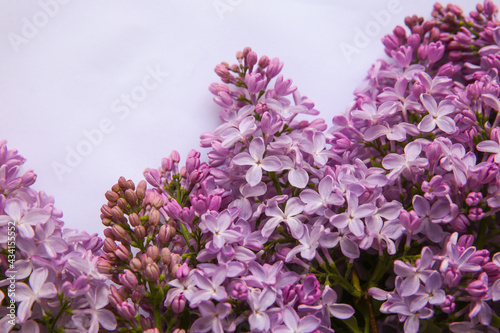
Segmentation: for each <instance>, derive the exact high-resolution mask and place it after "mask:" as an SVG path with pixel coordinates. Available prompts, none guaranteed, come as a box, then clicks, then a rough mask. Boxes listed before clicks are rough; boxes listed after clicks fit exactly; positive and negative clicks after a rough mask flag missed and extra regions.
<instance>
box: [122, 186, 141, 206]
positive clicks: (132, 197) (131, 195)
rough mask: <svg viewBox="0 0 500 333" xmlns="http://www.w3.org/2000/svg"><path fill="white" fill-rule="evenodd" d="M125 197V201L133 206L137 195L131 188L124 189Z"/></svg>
mask: <svg viewBox="0 0 500 333" xmlns="http://www.w3.org/2000/svg"><path fill="white" fill-rule="evenodd" d="M125 199H127V202H128V203H129V204H130V205H131V206H132V207H135V206H136V204H137V199H138V198H137V195H136V194H135V192H134V191H133V190H131V189H127V190H126V191H125Z"/></svg>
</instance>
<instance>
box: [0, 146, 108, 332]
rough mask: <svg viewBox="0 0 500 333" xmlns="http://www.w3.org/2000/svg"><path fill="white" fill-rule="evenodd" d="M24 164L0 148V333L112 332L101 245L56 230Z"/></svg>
mask: <svg viewBox="0 0 500 333" xmlns="http://www.w3.org/2000/svg"><path fill="white" fill-rule="evenodd" d="M24 161H25V160H24V158H23V157H22V156H20V155H19V154H18V153H17V151H14V150H8V149H7V145H6V143H5V141H1V142H0V303H1V304H2V307H0V316H1V317H2V319H1V320H0V331H2V332H11V331H16V332H17V331H20V332H62V331H65V330H68V331H73V332H94V333H97V332H98V331H99V328H100V327H101V328H104V329H107V330H114V329H115V328H116V319H115V317H114V315H113V313H112V312H111V311H109V310H106V309H105V307H106V305H107V304H108V294H109V288H108V286H107V285H106V280H107V277H106V276H105V275H103V274H101V273H100V272H99V270H98V269H97V261H98V259H99V255H100V254H101V253H102V251H101V250H100V248H101V246H102V240H101V239H100V238H99V237H97V234H95V235H89V234H87V233H86V232H78V231H76V230H72V229H63V225H64V223H63V222H62V221H61V217H62V213H61V211H59V210H58V209H57V208H55V207H54V200H53V198H52V197H50V196H48V195H47V194H45V193H44V192H38V191H35V190H33V189H32V188H30V186H31V185H32V184H33V183H34V182H35V179H36V175H35V174H34V173H33V172H32V171H31V170H29V171H26V172H24V173H22V172H21V168H22V164H23V163H24Z"/></svg>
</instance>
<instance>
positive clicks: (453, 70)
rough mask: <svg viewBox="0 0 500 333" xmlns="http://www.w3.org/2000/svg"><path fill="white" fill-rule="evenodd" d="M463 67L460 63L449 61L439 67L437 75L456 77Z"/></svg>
mask: <svg viewBox="0 0 500 333" xmlns="http://www.w3.org/2000/svg"><path fill="white" fill-rule="evenodd" d="M461 68H462V67H461V66H460V65H454V64H453V63H452V62H448V63H446V64H444V65H443V66H441V67H439V70H438V73H437V75H438V76H448V77H454V76H455V75H456V74H457V73H459V72H460V70H461Z"/></svg>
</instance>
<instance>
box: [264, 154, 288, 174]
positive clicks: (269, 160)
mask: <svg viewBox="0 0 500 333" xmlns="http://www.w3.org/2000/svg"><path fill="white" fill-rule="evenodd" d="M260 166H261V167H262V169H264V170H266V171H277V170H280V169H281V168H283V164H281V161H280V159H279V158H278V157H276V156H268V157H266V158H264V159H263V160H262V161H261V165H260Z"/></svg>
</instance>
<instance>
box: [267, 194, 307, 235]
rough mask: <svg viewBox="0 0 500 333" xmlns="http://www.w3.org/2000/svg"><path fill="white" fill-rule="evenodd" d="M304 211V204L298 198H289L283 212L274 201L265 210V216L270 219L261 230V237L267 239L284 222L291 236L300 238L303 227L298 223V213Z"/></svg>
mask: <svg viewBox="0 0 500 333" xmlns="http://www.w3.org/2000/svg"><path fill="white" fill-rule="evenodd" d="M303 210H304V204H303V203H302V201H300V199H299V198H296V197H294V198H290V199H289V200H288V201H287V202H286V207H285V211H284V212H283V211H282V210H281V209H280V208H279V207H278V203H277V202H276V201H273V202H271V204H270V205H269V206H268V207H267V208H266V215H267V216H269V217H270V219H269V220H267V221H266V223H265V225H264V227H263V228H262V236H264V237H266V238H267V237H269V236H270V235H271V234H272V233H273V231H274V229H276V227H277V226H278V225H279V224H280V223H281V222H285V224H286V225H288V227H289V228H290V231H291V233H292V236H293V237H295V238H300V237H302V235H303V234H304V225H303V224H302V222H301V221H300V219H299V217H300V213H302V211H303Z"/></svg>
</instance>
